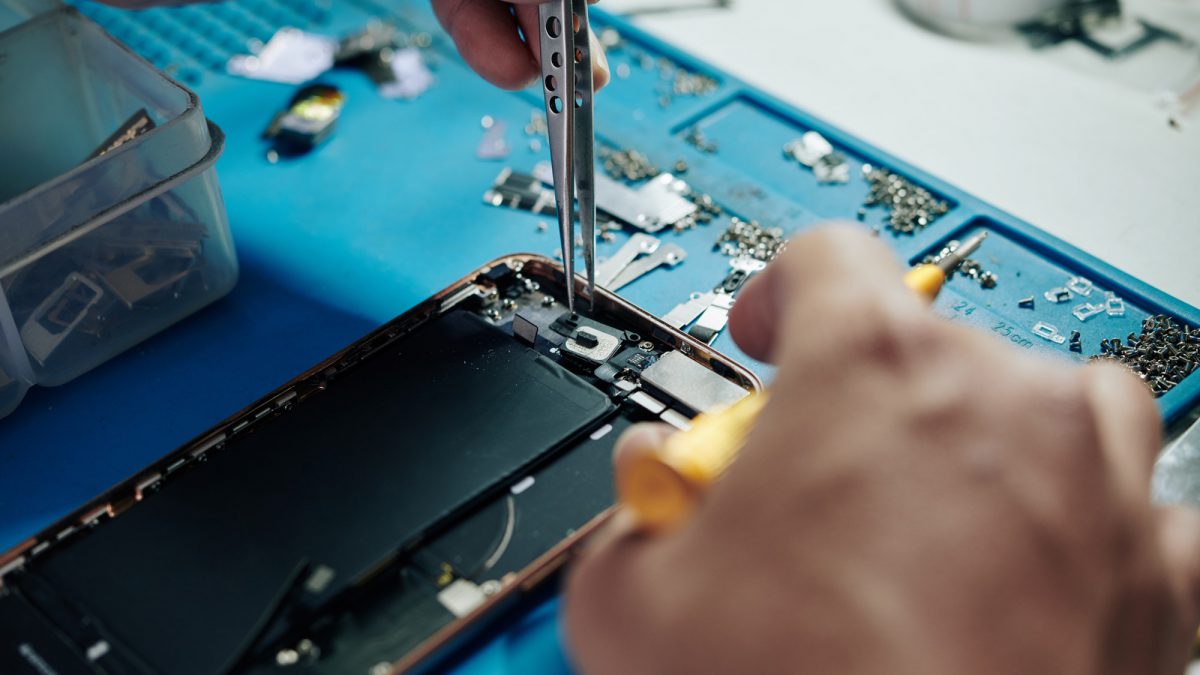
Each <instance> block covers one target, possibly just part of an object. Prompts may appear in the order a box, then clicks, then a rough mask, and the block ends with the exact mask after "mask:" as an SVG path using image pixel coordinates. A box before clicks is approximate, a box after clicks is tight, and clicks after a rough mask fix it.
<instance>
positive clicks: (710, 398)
mask: <svg viewBox="0 0 1200 675" xmlns="http://www.w3.org/2000/svg"><path fill="white" fill-rule="evenodd" d="M642 384H643V385H648V386H650V387H652V388H653V389H655V390H657V391H661V392H663V393H664V394H666V395H668V396H670V397H672V398H674V399H675V400H677V401H679V402H680V403H681V404H683V405H685V406H687V407H688V408H691V409H692V410H694V411H696V412H707V411H709V410H712V409H714V408H717V407H722V406H728V405H732V404H734V403H737V402H738V401H740V400H742V398H744V397H745V396H746V394H747V392H746V390H745V389H742V388H741V387H739V386H737V385H736V384H734V383H732V382H730V381H729V380H726V379H725V378H723V377H721V376H720V375H717V374H716V373H714V372H713V371H711V370H709V369H708V368H705V367H704V366H702V365H700V364H699V363H696V362H695V361H693V360H691V359H690V358H688V357H687V356H685V355H684V354H683V353H681V352H678V351H670V352H667V353H666V354H663V355H662V356H661V357H660V358H659V359H658V360H657V361H655V362H654V363H653V364H651V365H650V366H649V367H648V368H646V369H645V370H644V371H642Z"/></svg>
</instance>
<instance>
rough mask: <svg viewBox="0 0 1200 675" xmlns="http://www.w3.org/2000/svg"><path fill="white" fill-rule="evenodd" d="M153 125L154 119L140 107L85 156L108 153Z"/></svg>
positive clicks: (92, 157) (97, 155)
mask: <svg viewBox="0 0 1200 675" xmlns="http://www.w3.org/2000/svg"><path fill="white" fill-rule="evenodd" d="M155 126H156V125H155V124H154V120H153V119H151V117H150V114H149V113H147V112H146V109H145V108H142V109H140V110H138V111H137V112H135V113H134V114H133V115H132V116H131V117H130V118H129V119H128V120H126V121H125V123H124V124H122V125H121V126H120V127H119V128H118V129H117V130H116V131H114V132H113V133H112V135H111V136H109V137H108V138H106V139H104V142H103V143H101V144H100V145H99V146H98V147H97V148H96V149H95V150H93V151H92V153H91V154H89V155H88V156H87V158H88V159H95V158H96V157H100V156H102V155H105V154H108V153H109V152H112V151H113V150H116V149H117V148H119V147H121V146H122V145H125V144H126V143H128V142H129V141H132V140H133V139H135V138H137V137H138V136H141V135H142V134H144V133H146V132H147V131H150V130H151V129H153V128H154V127H155Z"/></svg>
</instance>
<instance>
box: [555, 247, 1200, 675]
mask: <svg viewBox="0 0 1200 675" xmlns="http://www.w3.org/2000/svg"><path fill="white" fill-rule="evenodd" d="M901 276H902V270H901V268H900V267H899V266H898V265H897V263H896V261H895V260H894V258H893V257H892V255H891V254H890V253H889V252H888V251H887V250H886V249H885V247H884V246H883V245H882V244H880V243H879V242H877V241H874V240H873V239H872V238H870V237H868V236H867V235H865V234H863V233H861V231H855V230H851V229H841V228H834V229H828V230H824V231H820V232H815V233H812V234H808V235H805V236H801V237H799V238H797V239H795V240H794V241H793V242H792V243H791V246H790V247H789V249H788V250H787V252H786V253H784V254H783V255H782V256H781V257H780V259H779V260H778V261H777V262H775V263H774V264H773V265H772V266H771V267H770V269H769V270H768V271H767V272H765V273H764V274H763V275H762V276H761V277H760V278H758V279H756V280H755V281H754V282H753V283H752V284H751V285H750V286H748V287H747V288H746V289H745V291H744V292H743V294H742V297H741V298H740V299H739V301H738V304H737V307H736V309H735V310H734V315H733V317H732V324H731V325H732V330H733V334H734V337H735V338H736V339H737V340H738V343H739V345H741V347H742V348H743V349H744V350H745V351H746V353H748V354H750V355H751V356H753V357H756V358H760V359H765V360H769V361H772V362H774V363H776V364H777V365H778V366H779V371H778V377H777V379H776V381H775V383H774V385H773V395H772V398H771V401H770V403H769V404H768V406H767V408H766V409H765V411H764V413H763V415H762V418H761V420H760V423H759V425H758V427H757V428H756V429H755V430H754V431H753V432H752V434H751V437H750V439H749V441H748V443H747V445H746V447H745V449H744V451H743V452H742V454H741V456H740V457H739V459H738V460H737V461H736V462H735V463H734V464H733V465H732V466H731V467H730V469H729V471H728V473H727V474H726V475H725V476H724V478H723V479H722V480H720V481H718V482H717V484H715V485H714V486H713V488H712V489H711V491H710V492H709V494H708V496H707V498H706V501H705V502H704V503H703V504H702V505H701V507H700V510H699V512H698V513H697V514H696V516H695V518H694V520H693V521H691V522H690V523H689V524H687V525H686V526H684V527H683V528H682V529H681V530H680V531H678V532H676V533H674V534H670V535H667V536H664V537H661V538H652V537H648V536H642V535H638V534H633V533H628V534H625V535H618V536H615V537H609V538H606V539H604V540H603V542H602V543H600V542H598V543H597V546H596V547H595V548H594V549H593V550H592V551H591V552H590V553H589V554H588V555H587V556H586V557H585V559H584V560H583V561H581V563H580V564H579V565H578V566H577V567H576V568H575V570H574V571H573V573H572V575H571V577H570V580H569V587H568V590H567V596H566V617H567V628H568V633H569V642H570V645H571V648H572V649H571V651H572V653H573V654H574V656H575V657H576V659H577V661H578V664H579V665H580V666H581V667H582V669H583V671H584V672H586V673H591V674H606V673H621V674H623V675H627V674H630V673H655V674H657V675H664V674H671V673H783V672H786V673H799V674H805V673H813V674H818V675H828V674H830V673H837V674H838V675H884V674H886V675H909V674H911V675H962V674H963V673H971V674H972V675H1013V674H1015V673H1019V674H1021V675H1099V674H1105V675H1179V673H1181V672H1183V662H1184V660H1185V656H1186V654H1187V652H1188V646H1189V645H1190V643H1191V639H1192V636H1193V635H1194V634H1195V627H1196V625H1197V620H1198V613H1197V606H1196V599H1197V597H1198V596H1197V588H1198V586H1200V583H1198V582H1200V516H1197V515H1196V514H1194V513H1192V512H1189V511H1183V510H1173V509H1162V508H1155V507H1152V506H1151V504H1150V501H1149V484H1150V472H1151V465H1152V461H1153V459H1154V457H1155V454H1156V452H1157V450H1158V448H1159V446H1160V437H1159V422H1158V417H1157V414H1156V409H1155V406H1154V403H1153V402H1152V401H1151V398H1150V396H1149V395H1148V392H1147V390H1146V388H1145V387H1144V386H1143V385H1142V384H1141V383H1140V382H1139V381H1138V380H1137V379H1136V378H1134V377H1133V376H1131V375H1129V374H1127V373H1125V372H1124V371H1122V370H1120V369H1119V368H1117V367H1114V366H1089V367H1070V366H1068V365H1066V364H1063V363H1058V362H1051V361H1047V360H1042V359H1040V358H1035V357H1034V356H1032V355H1030V354H1026V353H1022V352H1020V351H1019V350H1017V349H1015V348H1014V347H1012V346H1011V345H1010V344H1007V343H1004V342H1002V341H1000V340H997V339H993V337H992V336H989V335H987V334H985V333H983V332H980V331H977V330H972V329H968V328H965V327H961V326H956V325H952V324H950V323H948V322H945V321H943V320H941V319H938V318H937V317H935V316H934V315H933V313H932V312H930V311H929V309H927V308H926V307H924V306H922V303H921V302H920V301H918V300H917V299H916V298H915V297H914V296H913V295H912V294H911V293H910V292H909V291H908V290H907V289H906V288H905V287H904V285H903V284H902V283H901ZM666 433H667V432H666V431H664V430H662V429H661V428H657V427H650V428H645V427H643V428H637V429H635V430H631V431H630V432H629V433H628V434H627V435H626V436H625V437H624V439H623V440H622V443H621V448H620V449H619V451H618V461H621V457H622V456H623V457H625V458H626V459H628V457H629V456H630V455H631V453H636V452H638V451H639V449H641V450H644V449H645V448H647V447H652V446H654V445H655V444H657V443H659V442H661V441H662V439H663V438H664V435H665V434H666Z"/></svg>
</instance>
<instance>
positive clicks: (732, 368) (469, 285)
mask: <svg viewBox="0 0 1200 675" xmlns="http://www.w3.org/2000/svg"><path fill="white" fill-rule="evenodd" d="M499 265H508V266H509V267H510V268H512V269H514V270H518V269H519V270H520V271H521V273H522V274H524V275H525V276H527V277H531V278H533V279H535V280H536V281H538V282H539V283H540V284H542V286H543V290H545V288H546V284H550V285H551V288H555V289H558V290H562V291H563V293H564V294H565V288H566V285H565V277H564V274H563V270H562V266H561V265H560V264H558V263H557V262H555V261H553V260H551V259H550V258H547V257H545V256H542V255H538V254H532V253H517V254H511V255H506V256H502V257H500V258H497V259H495V260H492V261H491V262H489V263H487V264H485V265H483V266H481V267H479V268H477V269H475V270H473V271H472V272H471V273H469V274H467V275H466V276H464V277H462V278H461V279H459V280H458V281H456V282H454V283H453V284H451V285H450V286H449V287H447V288H445V289H443V290H442V291H440V292H438V293H436V294H434V295H433V296H432V297H430V298H429V299H428V300H425V301H424V302H422V303H420V304H418V305H417V306H415V307H413V308H412V309H410V310H408V311H407V312H405V313H403V314H401V315H400V316H398V317H396V318H395V319H392V320H391V321H389V322H387V323H385V324H383V325H382V326H380V327H379V328H377V329H375V330H373V331H371V332H370V333H368V334H367V335H366V336H364V337H362V338H360V339H358V340H356V341H355V342H354V343H352V344H350V345H349V346H347V347H345V348H343V349H341V350H339V351H338V352H337V353H335V354H333V355H332V356H330V357H328V358H326V359H325V360H323V361H321V362H320V363H318V364H317V365H315V366H313V367H312V368H309V369H308V370H306V371H304V372H303V373H301V374H300V375H298V376H296V377H294V378H292V379H291V380H290V381H288V382H287V383H286V384H284V385H282V386H280V387H278V388H276V389H275V390H274V391H272V392H271V393H269V394H267V395H266V396H263V397H262V398H260V399H258V400H257V401H255V402H254V403H252V404H250V405H249V406H246V407H245V408H243V409H242V410H240V411H239V412H237V413H235V414H233V415H231V416H230V417H228V418H226V419H225V420H224V421H222V422H220V423H218V424H217V425H216V426H214V427H213V428H212V429H210V430H208V431H206V432H204V433H202V434H200V435H199V436H197V437H196V438H195V439H193V440H192V441H189V442H188V443H185V444H184V445H182V446H180V447H179V448H177V449H176V450H174V451H172V452H171V453H169V454H167V455H166V456H164V457H163V458H161V459H159V460H157V461H155V462H153V463H152V464H151V465H150V466H148V467H146V468H144V469H141V470H140V471H138V472H137V473H135V474H134V475H133V476H132V477H130V478H128V479H126V480H124V481H122V482H121V483H119V484H117V485H116V486H114V487H112V488H110V489H108V490H106V491H105V492H104V493H102V494H101V495H99V496H98V497H96V498H94V499H92V500H90V501H88V502H87V503H86V504H85V505H83V506H81V507H80V508H78V509H75V510H74V511H72V512H71V513H70V514H68V515H67V516H65V517H63V518H61V519H60V520H58V521H57V522H55V523H54V524H53V525H50V526H49V527H47V528H45V529H44V530H42V531H41V532H39V533H38V534H36V535H33V536H32V537H30V538H28V539H26V540H25V541H22V542H21V543H19V544H17V545H16V546H14V547H13V548H11V549H9V550H8V551H6V552H4V553H2V554H0V588H3V587H4V577H5V576H6V575H7V574H9V573H11V572H13V571H15V570H17V569H19V568H20V567H22V566H23V565H24V563H25V562H26V561H28V560H29V559H30V558H32V557H35V556H36V555H38V554H39V553H41V552H43V551H44V550H46V549H48V548H50V547H53V546H55V545H56V544H57V543H58V542H59V541H60V540H63V539H65V538H67V537H69V536H70V534H71V533H73V532H75V531H78V530H82V529H84V528H88V527H91V526H94V525H97V524H99V523H100V521H102V520H103V519H107V518H116V517H119V516H120V515H121V514H122V513H123V512H125V511H126V510H127V509H129V508H130V507H133V506H134V505H136V504H137V503H138V502H139V501H141V500H142V499H143V497H144V495H145V494H146V491H147V490H150V489H152V487H153V486H155V485H156V484H157V483H158V482H159V481H161V480H162V479H163V478H164V477H166V476H169V475H170V474H171V473H172V472H174V471H177V470H179V469H180V468H182V467H183V466H184V465H186V464H187V463H188V462H190V461H193V460H195V459H196V458H199V457H201V456H202V455H204V454H205V453H207V452H208V451H209V450H212V449H214V448H217V447H218V446H220V445H221V444H223V443H224V442H225V441H226V440H229V439H231V438H233V437H235V436H237V435H238V434H240V433H242V432H244V431H246V430H247V429H248V428H249V427H251V426H252V425H253V424H255V423H257V422H259V421H261V420H263V419H267V418H270V417H274V416H278V415H281V414H283V413H284V412H285V411H286V410H287V409H289V408H290V407H291V406H292V405H293V404H294V403H296V402H298V401H301V400H303V399H304V398H306V397H307V396H309V395H311V394H313V393H315V392H318V391H320V390H321V389H323V388H324V382H325V381H327V380H328V379H330V378H331V377H333V376H335V375H336V374H337V373H338V372H340V371H341V370H342V369H343V368H346V367H348V366H350V365H352V364H354V363H356V362H358V361H360V360H362V359H363V358H365V357H367V356H369V355H370V354H372V353H374V352H375V351H377V350H378V349H380V348H382V347H384V346H386V345H388V344H391V343H392V342H393V341H395V340H396V339H398V338H400V337H402V336H403V335H405V334H407V333H409V332H411V331H412V330H415V329H417V328H418V327H419V326H420V325H421V324H422V323H424V322H425V321H426V320H428V319H429V318H431V317H434V316H437V315H439V314H442V313H444V312H447V311H449V310H450V309H452V308H454V307H456V306H457V305H459V304H460V303H462V302H464V301H466V300H468V299H470V298H472V297H475V296H477V295H478V296H482V297H484V298H486V297H487V296H488V293H489V283H488V280H487V279H486V274H487V272H488V271H490V270H492V269H493V268H496V267H497V266H499ZM574 284H575V292H576V297H577V298H580V299H581V300H582V301H584V302H586V301H587V300H588V298H587V295H586V293H587V283H586V281H585V280H584V279H582V278H581V277H578V276H576V277H575V279H574ZM491 291H492V292H493V293H494V286H492V287H491ZM595 307H596V310H597V312H598V313H610V314H614V315H617V316H619V317H620V318H621V321H622V322H623V323H625V324H626V325H627V326H628V327H630V328H635V329H636V330H637V331H638V332H639V333H641V334H643V335H648V336H653V337H654V339H656V340H658V341H660V342H662V343H664V344H666V345H667V346H669V347H671V348H672V349H675V350H678V351H679V352H681V353H683V354H685V355H687V356H689V357H690V358H692V359H693V360H695V361H697V362H699V363H701V364H702V365H704V366H705V367H707V368H709V369H711V370H714V371H717V372H718V373H719V374H721V375H722V376H723V377H725V378H726V379H728V380H730V381H733V382H734V383H736V384H738V385H739V386H742V387H743V388H745V389H747V390H749V391H761V390H762V389H763V383H762V381H761V380H759V378H758V377H757V376H756V375H755V374H754V373H753V372H752V371H751V370H749V369H748V368H746V367H745V366H742V365H740V364H738V363H737V362H736V361H734V360H733V359H731V358H729V357H728V356H725V355H723V354H721V353H720V352H718V351H716V350H714V349H713V348H712V347H711V346H709V345H707V344H705V343H703V342H700V341H698V340H696V339H695V338H692V337H691V336H689V335H687V334H685V333H683V332H682V331H679V330H677V329H675V328H672V327H670V326H668V325H667V324H666V323H664V322H663V321H662V320H661V319H659V318H658V317H656V316H654V315H652V314H650V313H648V312H646V311H645V310H643V309H641V308H639V307H637V306H635V305H633V304H631V303H629V302H628V301H626V300H625V299H623V298H621V297H620V296H618V295H616V294H615V293H613V292H611V291H608V290H606V289H603V288H596V296H595ZM613 512H614V509H612V508H610V509H608V510H606V511H604V512H603V513H600V514H598V515H597V516H596V517H595V518H593V519H592V520H591V521H590V522H589V523H588V524H587V525H585V526H584V527H581V528H579V529H578V530H577V531H575V532H574V533H573V534H572V535H571V536H569V537H567V538H566V539H564V540H562V541H560V542H559V543H558V544H557V545H555V546H554V547H553V548H551V549H550V550H549V551H547V552H546V553H545V554H543V555H542V556H541V557H539V558H538V559H537V560H535V561H534V562H533V563H532V564H530V565H528V566H527V567H525V568H524V569H523V570H521V571H520V572H519V573H517V574H514V575H510V576H509V577H508V578H506V579H505V580H504V581H503V587H502V589H501V590H500V591H499V592H497V593H496V594H494V595H493V596H491V597H489V598H488V600H487V601H486V602H485V603H483V604H482V605H481V606H479V607H478V608H476V609H475V610H474V611H472V612H471V613H470V614H468V615H466V616H464V617H460V618H458V619H456V620H455V621H453V622H451V623H449V624H447V625H446V626H445V627H443V628H442V629H441V630H439V631H438V632H436V633H434V634H433V635H432V636H431V637H429V638H428V639H426V640H425V641H424V642H422V643H421V644H420V646H418V647H417V648H416V649H413V650H412V651H410V652H409V653H408V654H406V655H405V656H404V657H403V658H401V659H400V660H399V661H396V662H395V663H393V664H392V673H405V672H412V671H414V670H419V669H425V668H430V667H433V666H434V665H436V663H437V662H439V661H441V660H442V659H444V658H445V657H447V656H448V655H449V653H450V652H451V650H452V649H453V648H454V647H456V646H458V645H461V644H462V643H464V642H466V641H467V640H469V639H470V638H472V637H474V636H475V635H477V634H478V633H479V632H480V631H482V630H483V629H485V628H487V627H488V625H490V624H491V621H490V620H494V619H496V618H498V617H499V616H502V615H503V614H504V610H506V609H512V608H514V607H516V606H518V605H519V604H520V603H521V602H522V600H524V599H526V598H528V597H529V596H530V595H532V594H533V593H535V592H536V591H538V590H540V589H542V588H543V586H544V584H545V583H546V582H547V581H549V580H551V579H553V578H555V577H556V575H557V574H558V573H559V572H560V571H561V570H562V568H563V567H564V566H565V565H566V564H567V563H568V562H569V561H570V560H571V559H572V557H573V556H574V555H575V554H577V552H578V551H579V550H580V548H581V546H582V544H583V543H584V542H586V540H587V539H588V537H589V536H590V535H591V534H593V533H594V532H595V531H596V530H597V529H599V528H600V527H601V526H603V525H604V523H605V522H606V521H607V520H608V519H609V518H610V517H611V516H612V514H613Z"/></svg>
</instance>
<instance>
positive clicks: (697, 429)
mask: <svg viewBox="0 0 1200 675" xmlns="http://www.w3.org/2000/svg"><path fill="white" fill-rule="evenodd" d="M987 236H988V233H987V232H986V231H984V232H980V233H978V234H976V235H974V236H973V237H971V238H970V239H968V240H966V241H965V242H963V243H962V244H961V245H959V247H958V248H956V249H955V250H954V251H952V252H950V253H949V254H947V255H946V256H944V257H942V258H941V259H940V260H938V261H937V262H934V263H926V264H921V265H917V266H916V267H913V268H912V269H910V270H909V271H908V273H907V274H905V275H904V284H905V285H906V286H908V287H909V288H910V289H912V290H913V292H915V293H916V294H917V295H919V296H921V297H923V298H925V299H926V300H928V301H929V302H933V301H934V300H935V299H937V296H938V293H940V292H941V290H942V287H943V286H945V284H946V279H947V278H948V277H949V276H950V274H951V273H953V271H954V269H955V268H957V267H958V266H959V264H961V263H962V261H963V260H965V259H966V257H967V256H969V255H971V254H972V253H974V252H975V251H976V250H978V249H979V247H980V246H981V245H982V244H983V241H984V239H987ZM767 399H768V395H767V394H766V393H762V394H751V395H749V396H747V397H745V398H743V399H742V400H740V401H738V402H737V403H734V404H733V405H731V406H728V407H726V408H721V409H718V410H714V411H711V412H708V413H704V414H701V415H699V416H697V417H696V418H695V419H694V420H692V426H691V428H689V429H688V430H687V431H681V432H679V433H676V434H674V435H672V436H671V437H670V438H668V439H667V441H666V442H665V443H663V445H662V446H661V447H660V448H658V449H657V450H655V451H653V452H648V453H644V454H641V455H638V456H635V457H632V458H629V459H628V460H626V461H619V462H618V463H617V466H616V483H617V496H618V500H619V501H620V503H621V505H622V506H624V507H625V508H626V509H627V510H628V511H630V512H632V514H633V515H634V517H635V518H636V519H637V521H638V524H639V525H640V526H642V527H644V528H646V529H650V530H656V531H666V530H670V529H672V528H674V527H677V526H678V525H681V524H683V523H684V522H686V521H687V519H688V518H689V517H690V516H691V514H692V512H693V511H694V510H695V509H696V506H697V505H698V504H699V503H700V500H701V499H702V498H703V496H704V493H705V492H706V491H707V489H708V487H709V486H710V485H711V484H712V483H713V481H715V480H717V479H718V478H720V476H721V474H722V473H724V472H725V469H726V468H727V467H728V466H729V465H730V464H731V463H732V462H733V460H734V459H736V458H737V454H738V452H739V451H740V450H741V448H742V445H743V444H744V443H745V441H746V436H747V435H748V434H749V433H750V429H751V428H753V426H754V422H755V421H756V420H757V419H758V415H759V413H761V412H762V409H763V407H764V406H766V404H767Z"/></svg>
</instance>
